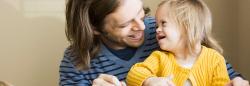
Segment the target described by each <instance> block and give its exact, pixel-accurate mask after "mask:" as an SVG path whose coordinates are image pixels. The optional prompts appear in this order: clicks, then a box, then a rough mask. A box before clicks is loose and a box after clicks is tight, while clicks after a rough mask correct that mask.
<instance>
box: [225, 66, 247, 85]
mask: <svg viewBox="0 0 250 86" xmlns="http://www.w3.org/2000/svg"><path fill="white" fill-rule="evenodd" d="M226 65H227V72H228V75H229V77H230V79H231V81H230V83H228V84H227V85H226V86H250V85H249V81H247V80H244V77H243V76H242V75H241V74H240V73H238V72H236V71H235V70H234V69H233V67H232V65H231V64H229V63H228V62H226Z"/></svg>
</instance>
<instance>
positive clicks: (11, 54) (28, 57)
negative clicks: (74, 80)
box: [0, 0, 250, 86]
mask: <svg viewBox="0 0 250 86" xmlns="http://www.w3.org/2000/svg"><path fill="white" fill-rule="evenodd" d="M144 1H145V5H146V6H149V7H151V8H152V15H154V12H155V9H156V6H157V4H158V3H159V2H160V0H144ZM206 2H207V4H208V5H209V7H210V9H211V11H212V13H213V17H214V34H215V35H216V36H217V38H218V39H219V40H220V42H221V44H222V45H223V47H224V49H225V56H226V58H227V60H228V61H229V62H230V63H232V64H233V66H234V67H235V68H236V69H237V70H238V71H239V72H241V73H242V74H244V76H246V78H247V79H250V69H249V68H248V66H249V65H250V63H249V61H250V58H249V57H250V53H248V52H249V51H250V46H249V44H250V40H249V38H247V37H250V34H249V33H250V30H249V28H250V24H249V22H250V17H249V15H250V11H248V10H249V9H250V5H248V3H250V1H249V0H206ZM0 10H1V13H0V39H1V41H0V80H6V81H9V82H11V83H13V84H14V85H16V86H57V85H58V79H59V77H58V76H59V75H58V66H59V62H60V60H61V57H62V55H63V51H64V49H65V47H66V46H67V41H66V38H65V35H64V28H65V20H64V2H63V0H0Z"/></svg>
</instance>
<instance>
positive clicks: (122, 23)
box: [119, 7, 143, 25]
mask: <svg viewBox="0 0 250 86" xmlns="http://www.w3.org/2000/svg"><path fill="white" fill-rule="evenodd" d="M141 11H143V7H141V9H140V10H139V12H138V13H137V15H139V14H140V13H141ZM137 15H136V16H137ZM132 20H133V19H130V20H128V21H126V22H124V23H121V24H127V23H129V22H131V21H132ZM121 24H119V25H121Z"/></svg>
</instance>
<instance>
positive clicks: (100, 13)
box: [60, 0, 248, 86]
mask: <svg viewBox="0 0 250 86" xmlns="http://www.w3.org/2000/svg"><path fill="white" fill-rule="evenodd" d="M144 16H145V14H144V10H143V4H142V1H141V0H68V2H67V6H66V21H67V28H66V35H67V38H68V40H69V41H70V43H71V46H70V47H69V48H67V49H66V51H65V54H64V58H63V60H62V62H61V65H60V86H90V85H93V86H120V85H125V84H124V83H123V82H122V81H124V80H125V78H126V75H127V73H128V71H129V69H130V67H131V66H132V65H133V64H134V63H137V62H140V61H143V60H144V59H145V58H146V57H147V56H148V55H149V54H150V53H151V52H152V51H153V50H155V49H157V48H158V44H157V41H156V39H155V20H154V18H151V17H146V18H144ZM227 66H228V70H229V74H230V77H231V78H234V77H237V76H240V75H239V74H238V73H236V72H235V71H234V70H233V69H232V67H231V65H229V64H228V65H227ZM238 78H239V80H238V79H237V81H236V82H241V83H243V82H244V83H248V82H247V81H244V80H242V78H240V77H238ZM232 81H234V80H232Z"/></svg>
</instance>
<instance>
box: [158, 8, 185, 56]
mask: <svg viewBox="0 0 250 86" xmlns="http://www.w3.org/2000/svg"><path fill="white" fill-rule="evenodd" d="M173 19H174V18H170V17H169V15H168V9H167V7H166V6H164V5H161V6H160V7H159V8H158V9H157V11H156V22H157V26H158V27H157V29H156V33H157V35H156V37H157V40H158V43H159V45H160V48H161V49H162V50H166V51H171V52H176V51H178V50H180V49H182V48H183V46H184V37H182V36H183V30H181V28H180V27H179V26H177V25H178V24H176V22H175V21H174V20H173Z"/></svg>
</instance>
